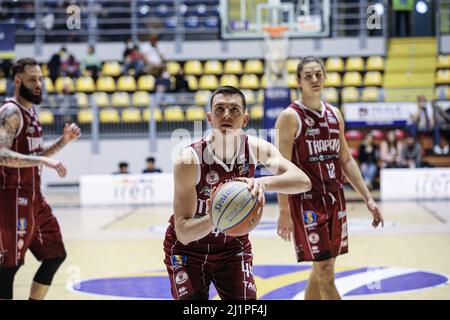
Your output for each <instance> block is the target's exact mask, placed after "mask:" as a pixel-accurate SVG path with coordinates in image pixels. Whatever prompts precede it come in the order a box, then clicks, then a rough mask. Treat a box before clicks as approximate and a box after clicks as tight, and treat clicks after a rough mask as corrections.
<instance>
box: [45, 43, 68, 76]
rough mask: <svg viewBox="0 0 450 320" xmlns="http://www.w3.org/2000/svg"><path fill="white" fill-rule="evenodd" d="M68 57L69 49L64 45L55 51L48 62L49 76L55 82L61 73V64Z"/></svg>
mask: <svg viewBox="0 0 450 320" xmlns="http://www.w3.org/2000/svg"><path fill="white" fill-rule="evenodd" d="M66 59H67V49H66V48H64V47H62V48H61V49H60V50H59V51H58V52H57V53H55V54H54V55H53V56H52V57H51V58H50V61H49V62H48V64H47V67H48V73H49V77H50V78H51V79H52V81H53V82H55V80H56V78H58V77H59V76H60V75H61V65H62V63H63V61H64V60H66Z"/></svg>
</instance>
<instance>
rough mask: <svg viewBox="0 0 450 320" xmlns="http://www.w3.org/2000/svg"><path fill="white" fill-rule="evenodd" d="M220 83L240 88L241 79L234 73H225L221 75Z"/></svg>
mask: <svg viewBox="0 0 450 320" xmlns="http://www.w3.org/2000/svg"><path fill="white" fill-rule="evenodd" d="M220 85H221V86H232V87H235V88H239V79H238V77H237V76H236V75H234V74H224V75H223V76H222V77H220Z"/></svg>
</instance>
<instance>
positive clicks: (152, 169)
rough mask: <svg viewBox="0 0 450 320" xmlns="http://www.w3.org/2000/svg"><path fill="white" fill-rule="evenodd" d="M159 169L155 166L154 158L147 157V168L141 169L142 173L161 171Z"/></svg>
mask: <svg viewBox="0 0 450 320" xmlns="http://www.w3.org/2000/svg"><path fill="white" fill-rule="evenodd" d="M161 172H162V171H161V169H159V168H156V167H155V158H153V157H149V158H147V168H145V169H144V170H142V173H161Z"/></svg>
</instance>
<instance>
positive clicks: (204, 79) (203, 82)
mask: <svg viewBox="0 0 450 320" xmlns="http://www.w3.org/2000/svg"><path fill="white" fill-rule="evenodd" d="M218 86H219V80H218V79H217V77H216V76H215V75H212V74H206V75H203V76H201V77H200V82H199V84H198V88H199V89H200V90H215V89H217V87H218Z"/></svg>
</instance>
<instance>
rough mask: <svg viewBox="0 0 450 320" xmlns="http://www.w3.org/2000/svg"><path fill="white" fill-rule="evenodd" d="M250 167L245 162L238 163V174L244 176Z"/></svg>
mask: <svg viewBox="0 0 450 320" xmlns="http://www.w3.org/2000/svg"><path fill="white" fill-rule="evenodd" d="M249 169H250V165H249V164H248V163H247V162H246V163H244V164H240V165H239V166H238V170H239V175H240V176H245V175H246V174H247V173H248V170H249Z"/></svg>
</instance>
